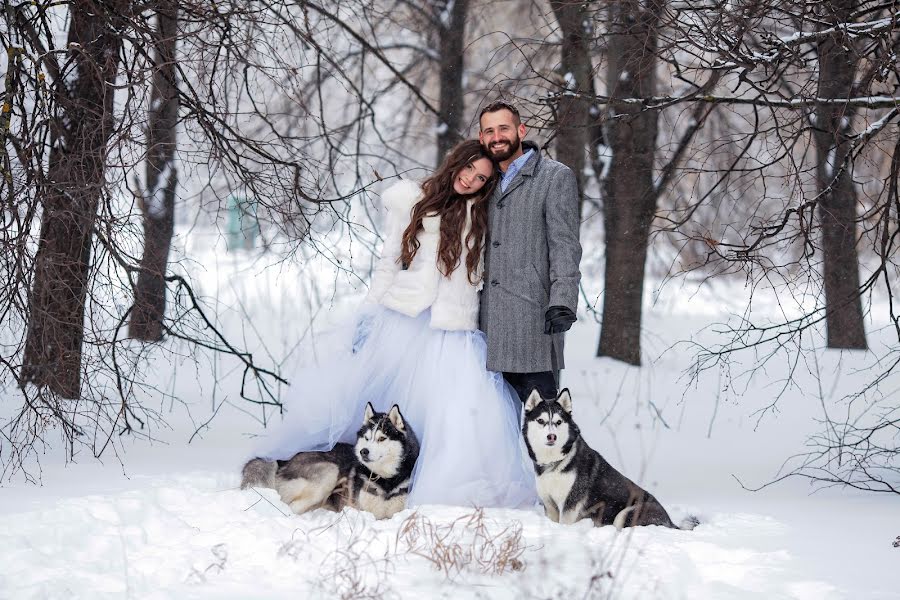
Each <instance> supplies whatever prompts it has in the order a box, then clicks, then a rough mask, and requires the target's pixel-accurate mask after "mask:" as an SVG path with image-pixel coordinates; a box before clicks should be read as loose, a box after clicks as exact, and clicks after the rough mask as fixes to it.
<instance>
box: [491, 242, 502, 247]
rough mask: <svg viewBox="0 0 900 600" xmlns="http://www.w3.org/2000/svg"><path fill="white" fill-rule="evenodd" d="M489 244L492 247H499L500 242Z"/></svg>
mask: <svg viewBox="0 0 900 600" xmlns="http://www.w3.org/2000/svg"><path fill="white" fill-rule="evenodd" d="M491 246H493V247H494V248H499V247H500V242H494V243H492V244H491Z"/></svg>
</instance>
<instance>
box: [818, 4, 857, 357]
mask: <svg viewBox="0 0 900 600" xmlns="http://www.w3.org/2000/svg"><path fill="white" fill-rule="evenodd" d="M857 5H858V2H855V1H851V0H836V1H834V2H826V3H824V4H822V6H821V11H822V13H823V14H821V16H820V17H819V24H820V25H819V27H820V29H823V30H824V29H828V30H830V31H829V33H827V34H826V35H825V37H824V39H822V40H821V41H820V42H819V44H818V48H817V50H818V62H819V76H818V97H819V98H829V99H832V100H839V99H844V98H847V99H849V98H851V97H853V95H854V82H855V78H856V69H857V64H858V61H859V55H858V53H857V50H856V49H855V48H854V46H855V44H854V42H853V40H852V39H849V38H848V36H847V35H846V33H844V32H842V31H841V26H842V24H845V23H847V22H850V21H851V19H852V15H853V11H854V9H855V8H856V6H857ZM855 113H856V110H855V108H854V107H853V106H848V105H846V104H844V105H841V104H839V103H838V104H825V103H820V104H818V106H816V111H815V116H816V120H815V128H814V134H813V139H814V140H815V144H816V150H817V151H818V164H817V166H816V183H817V186H818V191H819V203H818V206H817V207H816V211H817V214H818V217H819V221H820V223H821V227H822V250H823V252H824V253H825V256H824V260H823V270H824V273H823V274H822V275H823V278H824V283H825V303H826V305H827V307H828V309H827V314H826V327H827V329H828V347H829V348H853V349H865V348H866V347H867V344H866V331H865V327H864V326H863V310H862V299H861V297H860V293H859V284H860V281H859V259H858V257H857V252H856V242H857V239H858V233H857V227H856V222H857V212H856V205H857V200H856V198H857V196H856V189H855V185H854V183H853V161H852V158H851V159H850V160H848V158H850V157H849V154H850V153H851V151H852V149H853V145H852V143H851V136H852V128H851V123H852V121H853V116H854V114H855Z"/></svg>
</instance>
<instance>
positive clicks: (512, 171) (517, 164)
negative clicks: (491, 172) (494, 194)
mask: <svg viewBox="0 0 900 600" xmlns="http://www.w3.org/2000/svg"><path fill="white" fill-rule="evenodd" d="M532 154H534V149H532V148H529V149H528V152H526V153H525V154H523V155H522V156H520V157H519V158H517V159H516V160H514V161H512V163H511V164H510V165H509V167H507V169H506V172H505V173H503V174H502V176H501V177H500V191H501V192H505V191H506V188H508V187H509V184H510V183H512V180H513V179H515V178H516V174H517V173H518V172H519V171H521V170H522V167H524V166H525V163H527V162H528V159H529V158H531V155H532Z"/></svg>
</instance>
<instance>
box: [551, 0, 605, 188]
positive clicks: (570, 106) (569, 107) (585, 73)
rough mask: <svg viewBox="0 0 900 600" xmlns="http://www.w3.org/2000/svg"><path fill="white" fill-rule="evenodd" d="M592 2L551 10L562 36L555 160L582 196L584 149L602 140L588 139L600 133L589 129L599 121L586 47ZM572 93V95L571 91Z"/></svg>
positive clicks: (558, 2)
mask: <svg viewBox="0 0 900 600" xmlns="http://www.w3.org/2000/svg"><path fill="white" fill-rule="evenodd" d="M593 4H594V3H593V2H584V1H579V2H575V1H573V0H553V1H551V2H550V7H551V8H552V10H553V13H554V15H555V16H556V20H557V22H558V23H559V29H560V33H561V36H562V40H561V46H560V76H561V77H562V79H563V83H562V87H563V89H562V90H561V92H560V93H559V94H558V102H557V106H556V115H555V122H556V128H557V131H556V159H557V160H558V161H560V162H561V163H563V164H564V165H566V166H568V167H569V168H570V169H572V171H573V172H574V173H575V177H576V178H577V180H578V190H579V192H580V193H581V194H582V197H583V194H584V189H585V175H584V173H585V164H586V158H587V153H588V148H589V147H592V146H595V145H596V144H597V143H599V142H601V141H602V139H592V137H594V136H596V134H597V133H599V132H600V130H599V128H596V127H592V125H594V124H595V123H599V119H597V118H595V116H594V115H592V114H591V106H592V104H591V102H590V96H593V95H594V91H595V90H594V67H593V61H592V60H591V52H590V44H591V41H592V39H593V33H594V32H593V25H592V23H593V16H594V14H593V13H594V11H595V10H596V8H595V7H593V6H592V5H593ZM573 91H574V92H575V94H572V93H571V92H573Z"/></svg>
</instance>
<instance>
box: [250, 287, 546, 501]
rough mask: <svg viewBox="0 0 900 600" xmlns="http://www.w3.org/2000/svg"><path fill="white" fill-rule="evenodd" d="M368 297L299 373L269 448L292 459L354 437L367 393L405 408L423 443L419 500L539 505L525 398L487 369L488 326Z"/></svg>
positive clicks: (264, 448)
mask: <svg viewBox="0 0 900 600" xmlns="http://www.w3.org/2000/svg"><path fill="white" fill-rule="evenodd" d="M429 319H430V311H425V312H424V313H423V314H421V315H419V316H418V317H415V318H411V317H407V316H405V315H402V314H400V313H397V312H395V311H392V310H390V309H387V308H384V307H382V306H377V305H366V306H364V307H363V308H362V309H360V311H359V312H358V313H357V314H356V315H355V316H354V317H353V318H351V319H349V320H348V321H349V322H348V323H347V324H346V325H345V326H343V327H338V328H336V329H335V330H334V331H332V332H331V333H329V334H328V335H327V336H326V338H327V339H326V340H325V341H324V343H320V344H318V345H317V347H318V350H317V352H316V355H315V357H310V358H309V360H310V362H309V363H307V364H306V365H305V366H304V367H303V368H301V369H300V370H299V371H298V372H296V373H294V374H293V375H292V376H289V379H290V380H291V387H290V390H289V392H288V394H287V397H286V399H285V400H284V403H285V412H284V417H283V419H282V420H281V422H280V423H278V424H276V425H275V426H274V427H272V428H271V431H270V432H269V435H267V436H266V437H265V438H264V440H263V441H262V443H261V445H260V447H259V454H260V455H263V456H268V457H271V458H288V457H290V456H293V454H294V453H296V452H300V451H306V450H328V449H330V448H331V447H333V446H334V444H335V443H337V442H341V441H342V442H353V441H355V439H356V431H357V430H358V429H359V427H360V425H361V424H362V418H363V411H364V409H365V405H366V402H371V403H372V405H373V406H374V407H375V409H376V410H378V411H380V412H386V411H387V410H389V409H390V407H391V406H392V405H393V404H397V405H398V406H399V407H400V411H401V412H402V414H403V416H404V418H405V419H406V421H407V422H408V423H409V424H410V425H412V427H413V430H414V431H415V432H416V435H417V437H418V438H419V442H420V444H421V449H420V453H419V459H418V461H417V463H416V468H415V471H414V474H413V480H412V486H411V490H410V497H409V502H408V505H409V506H417V505H421V504H452V505H459V506H486V507H512V508H525V507H532V506H534V505H535V503H536V502H537V495H536V489H535V478H534V472H533V469H532V467H531V462H530V460H529V458H528V456H527V454H526V453H525V450H524V444H523V442H522V439H521V435H522V434H521V431H520V428H519V419H520V412H521V402H520V401H519V399H518V397H517V396H516V394H515V392H514V391H513V390H512V389H511V388H510V387H509V386H508V385H507V384H506V382H505V381H504V379H503V377H502V376H501V375H500V374H498V373H494V372H491V371H487V370H486V368H485V356H486V351H487V349H486V344H485V339H484V334H483V333H482V332H480V331H444V330H436V329H432V328H431V327H430V326H429Z"/></svg>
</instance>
